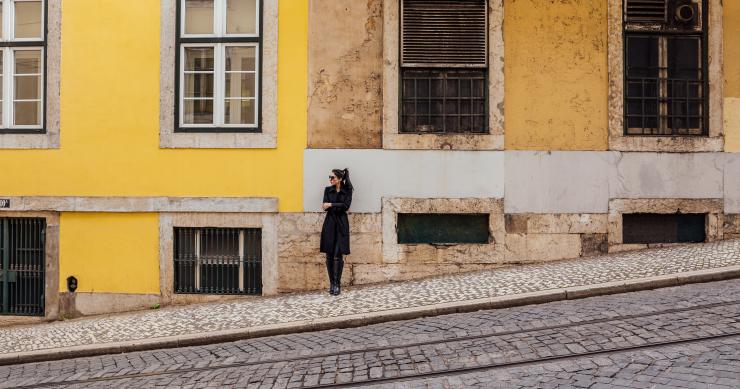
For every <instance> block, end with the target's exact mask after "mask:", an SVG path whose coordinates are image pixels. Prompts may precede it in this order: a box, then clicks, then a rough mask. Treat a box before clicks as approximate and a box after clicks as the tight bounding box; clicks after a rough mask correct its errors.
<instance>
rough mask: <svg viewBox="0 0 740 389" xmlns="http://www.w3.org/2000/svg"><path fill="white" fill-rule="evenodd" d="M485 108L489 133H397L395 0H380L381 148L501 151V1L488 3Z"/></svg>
mask: <svg viewBox="0 0 740 389" xmlns="http://www.w3.org/2000/svg"><path fill="white" fill-rule="evenodd" d="M488 5H489V9H488V57H489V63H488V79H489V85H488V105H489V113H488V115H489V118H488V120H489V127H490V129H489V134H486V135H438V134H400V133H399V123H398V113H399V106H398V94H399V75H400V73H399V72H400V60H399V29H400V27H399V26H400V19H399V8H400V6H399V0H385V1H383V58H384V62H383V148H384V149H406V150H414V149H421V150H425V149H426V150H429V149H433V150H434V149H442V150H445V149H446V150H503V149H504V36H503V18H504V10H503V0H489V1H488Z"/></svg>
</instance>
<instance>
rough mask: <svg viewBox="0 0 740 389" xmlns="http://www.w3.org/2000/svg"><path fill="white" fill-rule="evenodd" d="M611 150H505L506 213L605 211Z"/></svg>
mask: <svg viewBox="0 0 740 389" xmlns="http://www.w3.org/2000/svg"><path fill="white" fill-rule="evenodd" d="M618 158H619V153H615V152H598V151H582V152H557V151H554V152H547V151H507V152H506V181H505V182H506V184H505V189H506V195H505V196H504V199H505V200H504V209H505V211H506V213H507V214H508V213H606V212H607V211H608V202H609V172H610V170H611V169H613V166H615V165H616V162H617V160H618Z"/></svg>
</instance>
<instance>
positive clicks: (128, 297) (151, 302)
mask: <svg viewBox="0 0 740 389" xmlns="http://www.w3.org/2000/svg"><path fill="white" fill-rule="evenodd" d="M67 295H68V297H69V296H70V295H74V308H75V313H76V314H77V315H99V314H104V313H115V312H127V311H136V310H142V309H151V308H152V307H153V306H155V305H156V304H159V303H160V301H161V297H160V296H159V295H156V294H133V293H80V292H76V293H67Z"/></svg>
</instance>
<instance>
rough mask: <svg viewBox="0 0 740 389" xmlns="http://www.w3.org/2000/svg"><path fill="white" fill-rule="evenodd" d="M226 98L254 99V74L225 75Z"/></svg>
mask: <svg viewBox="0 0 740 389" xmlns="http://www.w3.org/2000/svg"><path fill="white" fill-rule="evenodd" d="M225 81H226V88H225V90H226V97H255V94H254V91H255V79H254V73H226V79H225Z"/></svg>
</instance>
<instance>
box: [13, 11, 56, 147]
mask: <svg viewBox="0 0 740 389" xmlns="http://www.w3.org/2000/svg"><path fill="white" fill-rule="evenodd" d="M46 3H47V4H48V5H47V35H46V51H45V53H44V54H45V58H44V61H45V62H46V99H45V100H43V103H44V105H45V106H44V115H45V116H44V117H45V120H46V128H45V131H46V132H44V133H39V134H0V149H58V148H59V147H60V136H59V127H60V124H59V123H60V120H59V116H60V115H59V104H60V97H59V79H60V75H59V72H60V68H61V57H62V52H61V51H62V15H61V8H62V2H61V0H46Z"/></svg>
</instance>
